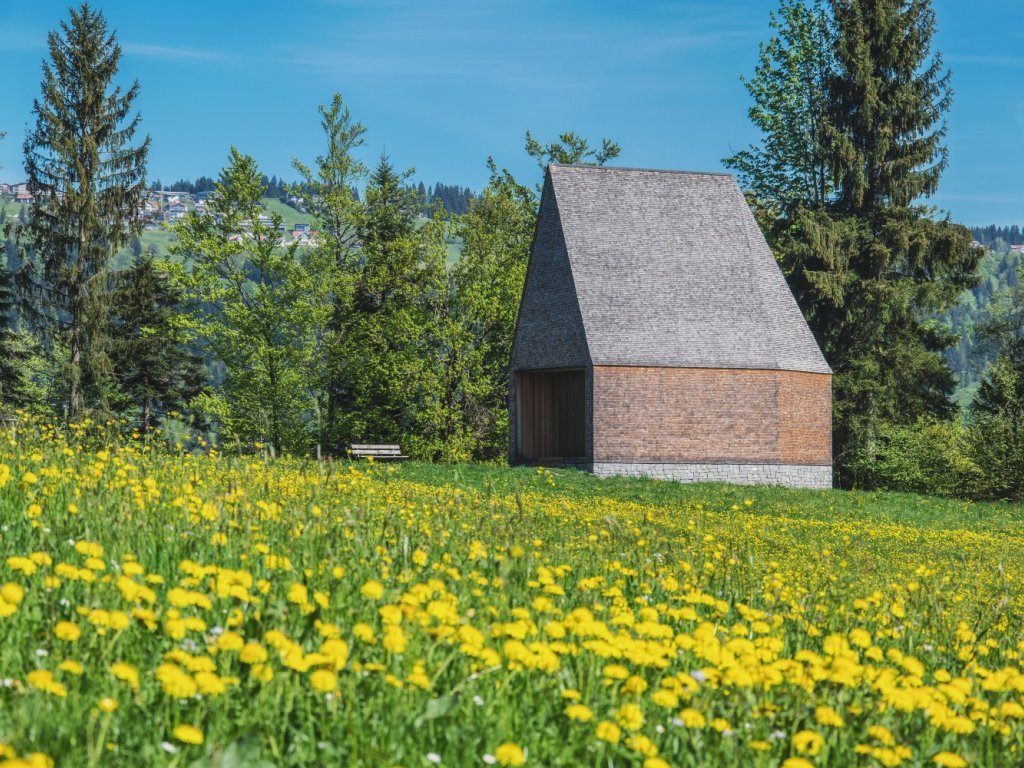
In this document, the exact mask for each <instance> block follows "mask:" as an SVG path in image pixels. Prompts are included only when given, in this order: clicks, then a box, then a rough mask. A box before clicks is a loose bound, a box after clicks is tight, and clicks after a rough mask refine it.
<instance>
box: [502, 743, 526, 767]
mask: <svg viewBox="0 0 1024 768" xmlns="http://www.w3.org/2000/svg"><path fill="white" fill-rule="evenodd" d="M494 759H495V760H497V761H498V765H526V754H525V753H524V752H523V748H522V747H520V746H519V745H518V744H512V743H511V742H505V743H504V744H502V745H501V746H499V747H498V748H497V749H496V750H494Z"/></svg>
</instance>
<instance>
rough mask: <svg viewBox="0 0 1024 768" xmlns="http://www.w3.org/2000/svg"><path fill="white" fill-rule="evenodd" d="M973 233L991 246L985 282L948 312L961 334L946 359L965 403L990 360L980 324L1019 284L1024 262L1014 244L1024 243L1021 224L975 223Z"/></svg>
mask: <svg viewBox="0 0 1024 768" xmlns="http://www.w3.org/2000/svg"><path fill="white" fill-rule="evenodd" d="M971 233H972V234H973V235H974V239H975V240H977V241H978V242H979V243H981V244H982V245H984V246H985V248H986V249H987V252H986V254H985V255H984V256H983V257H982V260H981V264H980V271H981V282H980V283H978V285H977V286H976V287H975V288H974V289H973V290H971V291H968V292H965V293H964V295H963V297H962V298H961V299H960V303H959V304H958V305H957V306H956V307H954V308H953V309H952V310H951V311H950V312H949V314H948V315H947V316H946V319H947V320H948V322H949V324H950V327H951V328H952V329H953V330H954V331H955V332H956V333H958V334H960V341H959V343H958V344H957V345H956V346H955V347H954V348H953V349H951V350H949V352H948V353H947V354H946V359H947V361H948V362H949V364H950V366H952V368H953V370H954V371H956V373H957V375H958V376H959V379H960V386H959V388H958V391H957V399H958V400H959V401H960V402H961V403H965V402H969V401H970V399H971V397H973V394H974V391H975V390H976V389H977V386H978V381H979V379H980V377H981V374H982V373H984V370H985V366H986V365H988V363H989V362H990V357H991V355H990V353H988V351H987V350H984V349H982V348H981V346H980V345H979V343H978V339H977V327H978V325H979V324H980V323H981V322H983V321H984V319H985V317H986V316H987V315H988V308H989V306H990V305H991V303H992V302H993V301H994V300H995V299H996V298H997V297H998V296H999V295H1000V294H1001V293H1003V292H1005V291H1006V290H1007V289H1009V288H1012V287H1014V286H1016V285H1017V281H1018V279H1019V270H1020V268H1021V267H1022V266H1024V253H1022V252H1021V251H1020V250H1019V249H1015V248H1013V246H1020V245H1024V232H1022V231H1021V228H1020V227H1018V226H1016V225H1014V226H1012V227H997V226H988V227H974V228H972V229H971Z"/></svg>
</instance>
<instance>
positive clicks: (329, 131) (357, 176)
mask: <svg viewBox="0 0 1024 768" xmlns="http://www.w3.org/2000/svg"><path fill="white" fill-rule="evenodd" d="M319 111H320V117H321V121H320V125H321V127H322V128H323V131H324V135H325V138H326V141H327V150H326V153H325V154H323V155H320V156H318V157H317V158H316V165H315V166H314V167H313V168H310V167H309V166H307V165H306V164H305V163H303V162H301V161H300V160H297V159H296V160H294V161H293V163H292V165H293V167H294V168H295V170H296V171H298V173H299V177H300V179H301V186H302V188H303V189H304V190H305V192H304V194H305V195H306V197H307V198H308V202H307V205H308V208H309V212H310V214H311V216H312V218H313V221H315V223H316V226H317V229H318V231H319V240H318V242H317V245H316V247H315V248H314V249H312V250H311V251H310V252H309V253H308V254H307V257H306V258H307V260H308V267H309V269H310V271H311V273H312V274H314V275H315V276H316V280H317V283H318V285H319V286H320V290H321V291H322V294H323V299H324V302H325V305H324V306H323V307H321V315H320V316H319V317H318V318H317V320H316V325H317V328H316V329H315V332H314V338H315V345H314V346H313V347H312V349H311V353H312V356H311V359H310V360H309V364H310V366H311V368H312V369H313V370H314V371H316V372H317V373H316V374H315V375H316V376H317V377H318V382H317V384H316V386H315V398H314V405H315V408H316V443H317V446H318V447H319V448H320V450H321V451H322V450H323V447H324V446H325V444H326V445H328V446H333V447H336V448H339V449H340V448H341V444H342V441H343V439H344V437H343V436H342V434H341V433H342V427H341V425H340V420H341V417H342V407H343V402H342V401H343V398H344V396H345V385H344V383H343V382H342V380H341V379H342V377H343V376H344V375H345V374H346V370H347V367H348V362H347V361H346V359H345V357H344V354H343V350H342V345H343V344H344V343H345V342H346V338H345V322H346V320H347V318H348V317H349V314H350V310H351V305H352V298H353V286H354V279H355V270H356V268H357V265H358V256H357V253H358V244H359V243H358V226H359V219H360V212H361V209H362V207H361V205H360V202H359V200H358V199H357V198H356V197H355V196H354V195H353V193H352V190H353V188H354V187H355V185H356V184H357V183H359V182H360V181H361V180H362V179H363V178H364V177H365V176H366V168H365V166H364V165H363V164H362V163H361V162H359V161H358V160H356V159H355V158H354V157H353V154H352V153H353V152H354V151H355V150H357V149H358V148H359V147H361V146H362V145H363V143H364V138H363V136H364V134H365V133H366V128H365V127H364V126H363V125H362V123H359V122H354V121H353V120H352V116H351V113H350V111H349V109H348V107H347V106H345V103H344V100H343V99H342V97H341V94H335V95H334V98H333V99H332V101H331V104H330V106H321V107H320V110H319ZM298 191H299V190H293V192H298Z"/></svg>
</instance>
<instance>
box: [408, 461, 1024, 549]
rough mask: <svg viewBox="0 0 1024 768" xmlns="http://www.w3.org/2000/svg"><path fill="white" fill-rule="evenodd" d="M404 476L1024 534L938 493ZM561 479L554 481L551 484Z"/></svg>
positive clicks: (1012, 520)
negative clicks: (935, 494)
mask: <svg viewBox="0 0 1024 768" xmlns="http://www.w3.org/2000/svg"><path fill="white" fill-rule="evenodd" d="M397 472H398V474H399V476H400V477H402V478H404V479H408V480H412V481H416V482H422V483H425V484H427V485H442V484H444V483H454V484H457V485H460V486H467V485H468V486H470V487H474V488H479V489H483V490H487V489H492V490H493V491H494V492H495V493H497V494H500V495H504V494H510V493H524V492H533V493H542V494H545V495H550V496H552V497H553V498H557V497H559V496H568V497H571V498H586V499H613V500H616V501H628V502H638V503H645V504H653V505H656V506H661V507H671V506H680V505H682V504H685V503H700V504H703V506H704V507H705V508H706V509H707V510H708V511H710V512H714V511H716V510H720V511H726V510H731V509H732V507H733V505H736V506H738V507H739V508H740V509H741V510H743V511H745V512H746V513H748V514H751V515H771V516H776V517H781V518H799V519H804V520H821V521H837V522H840V521H842V522H857V521H863V522H864V523H865V524H869V523H878V522H885V523H896V524H902V525H908V526H912V527H917V528H924V529H933V530H970V531H975V532H979V533H980V532H985V533H1000V532H1002V533H1014V534H1018V535H1019V534H1020V533H1021V532H1022V531H1024V506H1022V505H1014V504H1004V503H978V502H969V501H962V500H958V499H945V498H939V497H935V496H917V495H914V494H906V493H875V492H864V491H838V490H832V491H810V490H795V489H788V488H779V487H768V486H736V485H719V484H697V483H694V484H684V483H673V482H666V481H661V480H647V479H633V478H623V477H616V478H597V477H594V476H593V475H589V474H586V473H584V472H578V471H576V470H568V469H554V470H544V473H541V474H538V472H537V470H536V469H533V468H529V467H513V468H505V467H488V466H482V465H443V464H420V463H416V462H409V463H404V464H401V465H398V468H397ZM549 474H550V476H551V477H552V478H553V480H554V485H553V486H552V485H551V484H550V483H549V481H548V476H549ZM747 500H750V501H752V502H753V504H751V505H749V506H748V505H747V504H746V503H745V502H746V501H747Z"/></svg>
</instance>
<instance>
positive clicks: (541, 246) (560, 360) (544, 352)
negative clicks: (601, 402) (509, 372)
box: [512, 179, 590, 370]
mask: <svg viewBox="0 0 1024 768" xmlns="http://www.w3.org/2000/svg"><path fill="white" fill-rule="evenodd" d="M550 185H551V182H550V180H549V179H545V182H544V191H543V193H542V194H541V203H540V212H539V215H538V217H537V229H536V232H535V234H534V238H533V248H532V249H531V251H530V263H529V266H528V267H527V270H526V284H525V286H524V288H523V297H522V301H521V302H520V304H519V316H518V318H517V321H516V332H515V337H514V341H513V346H512V369H513V370H521V369H531V368H582V367H585V366H587V365H589V364H590V354H589V352H588V350H587V339H586V334H585V332H584V330H583V318H582V317H581V315H580V304H579V299H578V297H577V295H576V285H575V282H574V280H573V274H572V269H571V268H570V266H569V255H568V253H567V252H566V247H565V237H564V235H563V233H562V221H561V217H560V215H559V212H558V202H557V200H556V199H555V195H553V194H552V193H551V188H550Z"/></svg>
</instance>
